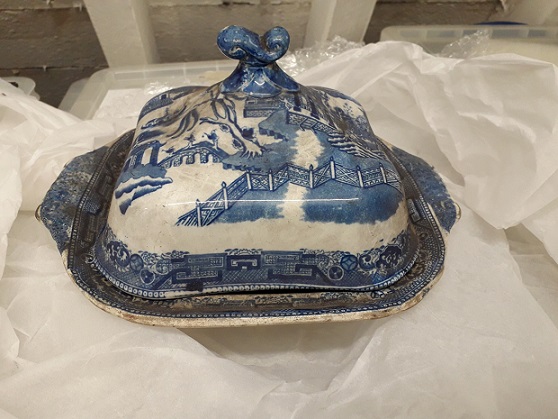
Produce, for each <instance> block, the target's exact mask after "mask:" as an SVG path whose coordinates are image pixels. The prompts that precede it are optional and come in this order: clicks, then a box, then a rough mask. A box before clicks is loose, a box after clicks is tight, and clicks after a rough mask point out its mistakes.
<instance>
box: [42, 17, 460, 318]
mask: <svg viewBox="0 0 558 419" xmlns="http://www.w3.org/2000/svg"><path fill="white" fill-rule="evenodd" d="M288 44H289V36H288V34H287V32H286V31H285V30H284V29H283V28H279V27H277V28H274V29H271V30H270V31H268V32H267V33H266V34H265V35H263V36H262V37H261V38H260V37H259V36H258V35H256V34H255V33H253V32H250V31H248V30H246V29H244V28H241V27H237V26H230V27H227V28H225V29H224V30H223V31H221V33H220V34H219V37H218V45H219V47H220V48H221V50H222V51H223V52H224V53H225V55H227V56H229V57H231V58H236V59H238V60H239V61H240V62H239V64H238V66H237V68H236V69H235V70H234V72H233V73H232V74H231V75H230V76H229V77H228V78H227V79H225V80H224V81H222V82H221V83H218V84H216V85H213V86H211V87H183V88H178V89H173V90H170V91H168V92H165V93H163V94H160V95H158V96H157V97H155V98H153V99H151V100H150V101H149V102H148V103H147V104H146V105H145V107H144V108H143V109H142V111H141V114H140V116H139V120H138V126H137V129H136V130H135V131H132V132H129V133H127V134H125V135H124V136H122V137H121V138H120V139H119V140H118V141H117V142H116V143H115V144H114V145H113V146H112V147H111V148H110V149H108V150H105V151H104V152H100V151H98V152H97V154H96V155H95V156H96V157H95V159H97V160H95V163H93V162H92V161H90V160H91V159H92V158H93V157H92V156H90V157H89V160H87V159H82V161H80V162H79V163H78V162H77V161H76V163H75V164H76V165H77V166H76V167H74V168H73V169H72V168H71V167H69V168H67V169H66V173H63V174H62V175H61V178H60V179H59V180H58V181H57V182H58V187H57V186H56V185H57V184H55V185H54V186H53V189H52V190H51V192H49V193H55V192H56V191H58V192H60V191H61V190H62V189H64V186H67V185H66V184H65V182H66V183H67V182H68V179H70V178H72V177H73V179H74V180H75V179H76V178H77V173H78V172H80V173H87V174H88V175H89V178H90V180H89V182H88V184H87V187H85V192H82V193H81V196H80V203H79V205H77V208H76V212H77V215H76V217H75V218H74V220H72V223H71V226H70V227H69V228H70V229H71V230H72V231H76V238H78V237H79V240H73V241H72V238H71V237H69V236H68V235H67V233H61V234H59V236H60V237H59V238H58V239H57V241H58V243H59V246H60V247H61V250H68V251H69V253H70V254H69V256H68V265H69V266H70V270H72V269H74V270H75V274H74V279H76V282H78V284H82V285H80V286H82V288H84V289H85V290H86V292H87V293H88V295H89V296H90V297H92V298H93V300H94V301H95V302H96V303H97V304H100V305H102V306H103V307H104V308H107V309H108V308H109V307H110V308H111V309H109V310H110V311H116V312H118V314H121V315H123V314H122V313H128V314H127V315H126V316H127V317H130V316H129V313H131V312H133V313H135V314H134V316H132V317H133V318H134V319H135V320H137V321H144V322H148V323H155V324H163V323H164V322H159V321H155V320H153V319H154V318H155V319H167V323H165V324H168V319H169V318H175V319H176V318H182V319H186V318H198V317H197V316H198V315H199V316H200V317H204V318H214V319H216V318H224V317H227V316H229V317H231V316H232V317H235V318H236V317H238V316H240V317H239V318H243V317H259V316H263V317H269V316H271V317H273V316H275V315H272V314H270V313H272V312H275V310H276V308H273V309H271V307H275V306H276V305H277V303H270V302H269V301H275V300H273V296H275V297H276V296H278V295H282V294H281V293H288V294H286V296H285V295H283V298H286V300H285V301H287V300H288V303H287V302H285V304H287V306H284V305H283V306H281V304H279V308H281V309H282V310H283V311H284V313H286V312H288V310H287V309H292V310H294V311H292V312H291V314H282V315H278V316H279V317H283V316H287V317H288V316H289V315H290V316H293V315H295V316H301V315H306V316H310V315H318V314H316V313H315V312H314V311H312V310H323V307H322V308H320V307H319V302H320V301H322V302H324V301H325V300H323V298H322V297H324V296H325V295H329V298H332V296H335V295H337V297H335V298H334V300H336V303H335V304H337V305H335V304H334V306H335V307H337V309H339V307H338V306H339V301H341V300H343V301H344V300H346V299H347V298H348V299H349V300H350V301H351V302H350V303H347V302H345V303H343V304H341V306H342V307H345V309H346V306H347V305H348V306H353V309H352V310H351V309H349V312H350V311H356V312H358V311H372V309H370V301H371V300H370V301H369V302H368V303H362V301H364V300H366V299H374V298H380V297H381V296H382V295H386V294H389V292H382V291H378V290H382V289H384V290H390V289H391V290H393V289H394V288H393V287H394V284H396V283H398V282H399V281H400V280H403V279H406V281H407V282H408V283H407V285H406V287H407V286H409V285H411V284H412V283H413V281H412V279H413V278H415V279H416V277H417V276H416V274H415V276H414V277H413V275H412V272H411V271H412V270H413V269H415V270H417V269H419V270H420V269H421V268H420V266H421V265H424V264H425V262H429V264H430V265H431V272H429V273H428V274H424V273H422V274H421V275H422V277H421V278H422V279H421V281H423V282H424V284H423V285H422V287H415V289H413V287H411V288H409V289H407V288H405V289H406V291H405V293H406V294H405V293H404V294H405V295H404V296H401V295H400V296H399V297H398V299H399V300H400V301H399V302H398V303H397V304H403V303H405V302H407V301H408V300H411V299H416V298H417V295H418V293H419V291H420V290H424V289H427V285H428V284H430V283H433V280H434V279H435V278H436V277H437V276H438V274H439V272H440V270H441V265H442V263H443V239H442V235H441V233H440V231H439V229H438V223H437V219H436V217H434V216H433V214H432V213H431V209H430V208H429V206H428V204H427V202H426V201H425V197H424V195H423V192H421V190H420V188H419V187H418V186H417V183H416V179H413V177H412V176H410V174H409V170H411V169H414V170H416V171H417V172H418V173H420V176H419V183H421V182H422V183H423V184H424V186H426V188H427V189H428V195H429V197H430V200H431V202H430V204H432V205H441V204H440V203H441V202H442V203H444V202H445V203H446V205H445V208H446V209H445V211H442V210H441V211H440V213H439V214H437V215H438V216H439V217H442V218H444V217H445V219H447V220H446V221H445V223H446V224H447V226H446V230H448V231H449V227H451V225H452V224H453V222H454V221H455V218H456V214H457V213H456V207H455V205H453V202H452V201H451V199H450V198H449V197H448V196H447V193H446V192H445V189H444V187H443V184H441V182H440V181H439V178H438V177H437V176H436V175H435V174H434V173H433V172H432V171H431V169H430V168H429V167H428V166H426V165H425V164H424V163H423V162H422V161H420V160H418V159H416V158H412V157H411V156H408V155H407V154H406V153H403V152H401V151H398V150H393V149H392V148H390V147H389V146H388V145H387V144H385V143H384V142H382V141H381V140H379V139H378V138H377V137H376V136H375V135H374V133H373V131H372V129H371V127H370V124H369V122H368V119H367V117H366V114H365V112H364V110H363V109H362V107H361V106H360V105H359V103H358V102H356V101H355V100H354V99H352V98H350V97H348V96H346V95H343V94H342V93H340V92H337V91H335V90H332V89H326V88H320V87H305V86H301V85H299V84H298V83H297V82H295V81H294V80H293V79H292V78H290V77H289V76H288V75H287V74H285V73H284V72H283V71H282V70H281V69H280V68H279V66H278V65H277V64H276V62H275V61H276V60H277V59H279V58H280V57H281V56H282V55H283V54H284V53H285V52H286V50H287V47H288ZM397 154H399V157H398V156H397ZM85 160H87V161H88V162H89V163H87V164H89V165H90V166H88V168H87V169H84V168H83V167H84V166H83V165H84V164H85V163H84V162H85ZM115 173H119V175H118V176H115ZM64 176H65V178H64ZM64 179H65V180H64ZM81 182H83V181H81ZM78 183H79V182H78ZM53 191H54V192H53ZM75 195H79V193H75ZM51 198H54V196H52V197H51ZM448 202H451V203H452V205H447V203H448ZM52 205H53V203H52V200H50V201H49V196H48V195H47V198H46V199H45V203H43V206H42V208H41V217H42V219H43V221H45V223H46V224H47V225H49V224H50V228H51V231H53V235H54V236H55V238H57V234H55V233H56V232H55V231H54V230H56V228H54V225H56V224H61V223H62V224H63V223H64V222H66V223H69V222H68V220H60V219H55V220H53V219H52V217H49V215H47V212H49V211H47V210H46V209H48V208H50V209H51V210H52ZM442 207H443V206H441V208H442ZM452 211H453V212H452ZM51 212H52V211H50V213H51ZM421 226H422V227H421ZM424 226H426V227H424ZM424 228H426V230H427V231H428V234H426V233H425V232H424V231H423V232H422V234H423V236H424V237H423V236H421V231H419V230H421V229H424ZM426 230H425V231H426ZM77 231H79V233H77ZM65 234H66V235H65ZM428 240H430V241H433V243H434V244H435V246H434V247H438V248H439V247H440V246H441V248H442V253H441V260H435V256H433V254H432V252H431V254H430V255H429V256H425V254H426V253H428V252H425V245H426V241H428ZM427 247H428V246H427ZM430 247H432V246H430ZM78 249H81V250H78ZM72 252H73V253H72ZM80 252H82V254H83V255H84V256H83V257H82V258H81V259H82V260H83V261H84V262H83V263H82V262H81V261H79V262H78V261H77V259H79V258H77V259H76V256H77V254H78V253H80ZM437 257H440V254H438V256H437ZM439 259H440V258H439ZM76 264H77V265H79V266H80V268H79V269H77V268H76V266H77V265H76ZM430 265H429V266H430ZM417 266H419V267H418V268H417ZM423 268H424V266H423ZM93 272H96V273H97V274H96V275H97V276H98V277H99V278H102V281H101V282H103V284H104V287H103V292H101V291H99V283H100V282H99V278H97V279H95V278H94V276H95V275H94V274H93ZM419 276H420V275H419ZM106 281H108V282H106ZM403 282H405V281H403ZM415 282H416V281H415ZM93 284H95V285H96V286H95V287H93V286H92V285H93ZM109 284H110V285H109ZM415 285H416V283H415ZM92 288H94V290H93V291H91V289H92ZM118 290H120V291H118ZM371 292H372V294H371ZM374 292H375V294H374ZM106 293H108V294H106ZM293 293H294V294H293ZM359 293H360V294H359ZM109 294H110V296H108V295H109ZM255 296H259V297H258V301H260V304H263V305H264V306H265V307H267V308H264V309H263V310H262V309H255V308H254V304H256V303H254V298H256V297H255ZM138 297H139V298H138ZM130 298H132V300H130ZM199 298H202V299H204V301H206V302H208V301H220V303H219V305H220V306H221V308H223V307H228V308H225V309H224V311H223V309H221V310H217V312H218V314H215V313H214V311H215V308H213V309H210V310H209V312H211V313H213V314H210V313H208V312H207V311H206V310H201V313H197V312H196V310H194V309H192V308H191V307H190V308H185V306H184V304H186V305H188V304H190V305H191V304H194V303H193V302H194V301H198V302H200V301H201V300H200V299H199ZM269 298H271V300H269ZM301 298H302V299H301ZM363 298H364V300H363ZM293 299H294V300H297V299H298V300H297V301H298V303H296V304H301V307H302V308H301V309H294V308H293V304H295V303H293V301H294V300H293ZM154 300H158V303H157V302H156V301H154ZM268 300H269V301H268ZM117 301H118V302H117ZM126 301H127V302H126ZM248 301H250V303H247V302H248ZM262 301H268V303H262ZM356 301H361V302H360V303H357V302H356ZM239 302H241V303H242V304H240V305H243V304H244V305H245V304H248V306H249V307H248V308H246V307H245V310H239V305H238V303H239ZM138 304H139V306H138ZM231 304H232V305H231ZM274 304H275V305H274ZM305 304H306V307H305V308H304V305H305ZM317 304H318V306H316V305H317ZM362 304H364V306H366V307H369V308H368V309H363V307H364V306H363V305H362ZM367 304H368V305H367ZM397 304H396V305H397ZM326 305H327V304H326ZM140 306H141V307H142V308H141V309H140V308H139V307H140ZM161 307H165V308H161ZM250 307H251V308H250ZM355 307H356V308H355ZM387 307H388V308H389V304H388V306H387ZM310 308H311V309H310ZM384 309H385V307H384ZM198 310H199V309H198ZM285 310H286V311H285ZM301 310H302V311H301ZM308 310H310V311H308ZM375 310H376V311H377V308H376V309H375ZM384 311H385V310H384ZM195 313H197V314H195ZM231 313H237V314H231ZM238 313H240V314H238ZM242 313H244V314H242ZM255 313H259V314H257V315H256V314H255ZM301 313H306V314H301ZM321 314H324V313H321ZM237 315H238V316H237ZM147 318H149V319H150V320H146V319H147ZM173 322H174V323H172V322H171V323H172V324H173V325H176V324H180V325H182V324H183V323H180V322H178V323H176V321H173Z"/></svg>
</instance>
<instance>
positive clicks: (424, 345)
mask: <svg viewBox="0 0 558 419" xmlns="http://www.w3.org/2000/svg"><path fill="white" fill-rule="evenodd" d="M298 80H299V81H301V82H303V83H304V84H312V85H325V86H328V87H332V88H336V89H339V90H341V91H343V92H344V93H346V94H349V95H352V96H354V97H356V98H357V99H358V100H359V101H360V102H361V103H362V104H363V106H364V107H365V109H366V110H367V112H368V115H369V118H370V120H371V123H372V126H373V128H374V130H375V132H376V133H377V134H378V135H379V136H381V137H382V138H384V139H386V140H387V141H389V142H391V143H393V144H394V145H397V146H399V147H401V148H403V149H406V150H407V151H409V152H411V153H414V154H416V155H419V156H420V157H422V158H424V159H425V160H427V161H428V162H429V163H430V164H432V165H434V166H435V167H436V169H437V170H438V171H439V172H440V173H441V175H442V176H443V178H444V179H445V181H446V182H447V186H448V188H449V189H450V191H451V193H452V194H453V196H454V197H455V199H456V200H457V201H458V202H459V204H460V205H461V207H462V212H463V213H462V218H461V220H460V221H459V222H458V223H457V224H456V226H455V227H454V229H453V231H452V233H451V235H450V236H449V240H448V253H447V260H446V268H445V272H444V275H443V277H442V278H441V280H440V282H439V283H438V284H437V285H436V286H435V287H434V288H433V289H432V291H431V292H430V293H429V294H428V295H427V296H426V297H425V299H424V300H423V301H422V302H421V303H419V304H418V305H417V306H415V307H413V308H412V309H410V310H408V311H405V312H402V313H399V314H397V315H394V316H391V317H388V318H384V319H380V320H371V321H355V322H347V323H329V324H312V325H303V324H302V325H290V326H273V327H245V328H229V329H225V328H223V329H207V330H203V329H198V330H183V331H179V330H176V329H164V328H154V327H148V326H142V325H137V324H133V323H130V322H127V321H125V320H122V319H120V318H117V317H113V316H111V315H109V314H107V313H105V312H103V311H101V310H99V309H97V308H96V307H94V306H93V305H92V304H90V303H89V302H88V301H87V300H86V299H85V298H84V297H83V296H82V295H81V294H80V292H79V290H78V288H77V287H76V286H75V285H74V284H73V283H72V281H71V280H70V279H69V278H68V277H67V275H66V273H65V272H64V268H63V265H62V262H61V258H60V256H59V255H58V252H57V251H56V247H55V245H54V242H53V240H52V239H51V238H50V236H49V234H48V232H47V230H46V229H45V228H44V227H42V226H41V225H40V224H39V223H38V222H37V221H36V220H35V219H34V217H33V214H32V212H31V210H33V209H34V206H35V205H36V204H38V203H39V202H40V200H41V199H42V197H43V195H44V193H45V192H46V190H47V188H48V186H49V185H50V183H51V182H52V181H53V180H54V178H55V176H56V174H57V173H58V172H59V171H60V170H61V169H62V167H63V164H64V163H65V162H66V161H67V160H68V159H70V158H71V157H72V156H75V155H78V154H81V153H83V152H86V151H88V150H90V149H92V148H93V147H94V146H96V145H98V144H101V143H103V142H104V141H108V139H109V138H113V137H116V135H118V134H119V133H120V132H121V130H122V128H123V127H124V126H125V125H126V124H127V122H122V121H117V120H106V119H96V120H92V121H79V120H77V119H76V118H73V117H71V116H69V115H67V114H64V113H63V112H61V111H58V110H55V109H52V108H50V107H48V106H47V105H44V104H42V103H40V102H38V101H36V100H34V99H30V98H27V97H24V96H20V95H19V96H18V95H16V94H15V93H13V92H8V89H7V88H6V87H5V86H4V84H0V92H4V93H5V94H6V96H0V109H1V110H0V112H1V114H0V115H2V119H0V147H2V148H1V149H0V151H1V154H0V164H1V166H0V171H1V172H0V173H2V178H1V179H0V205H1V208H2V212H1V214H0V217H1V219H0V237H1V238H2V242H0V243H1V244H2V245H4V247H3V248H2V247H0V266H3V265H4V264H5V269H4V273H3V276H2V278H1V279H0V417H4V416H5V417H12V416H13V417H41V418H42V417H56V418H61V417H76V416H79V417H115V416H116V417H142V418H143V417H145V418H152V417H155V416H157V417H238V418H250V417H251V418H261V417H270V418H285V417H296V418H308V417H320V418H338V417H421V418H423V417H424V418H432V417H440V418H454V417H455V418H457V417H485V418H493V417H506V418H523V417H541V418H543V417H548V418H551V417H557V416H558V403H557V402H556V394H558V374H557V371H558V357H557V356H556V353H558V330H557V324H558V323H557V322H558V303H557V299H556V298H558V266H557V265H556V263H555V260H558V243H557V242H556V240H558V239H557V237H558V234H556V233H558V231H557V225H556V214H557V213H558V209H557V205H558V204H557V202H558V201H557V199H558V175H557V174H556V168H557V164H556V162H557V161H558V138H556V134H555V133H556V132H558V129H557V128H556V123H557V122H556V121H555V119H556V118H555V115H556V114H558V84H557V81H556V68H555V67H553V66H552V65H551V64H547V63H543V62H539V61H532V60H527V59H524V58H522V57H519V56H511V55H500V56H490V57H484V58H474V59H468V60H457V59H450V58H438V57H433V56H430V55H428V54H426V53H424V52H423V51H422V50H421V49H420V48H419V47H417V46H413V45H410V44H404V43H391V42H390V43H379V44H376V45H368V46H366V47H363V48H359V49H355V50H351V51H348V52H347V53H345V54H343V55H341V56H339V57H336V58H334V59H332V60H330V61H327V62H324V63H322V64H320V65H318V66H317V67H315V68H313V69H311V70H309V71H306V72H305V73H303V74H301V75H300V76H299V77H298ZM107 114H110V113H107ZM18 209H19V215H17V218H16V213H17V210H18ZM14 219H15V221H14ZM522 224H523V225H522ZM516 225H517V227H514V228H512V229H509V230H508V231H507V233H506V232H504V230H502V228H507V227H511V226H516ZM529 231H530V232H531V233H532V234H531V233H530V232H529ZM6 241H7V250H6V245H5V243H6ZM547 251H548V253H547ZM549 254H550V255H551V256H552V257H554V258H555V260H553V259H552V258H551V257H550V256H549ZM552 297H556V298H552Z"/></svg>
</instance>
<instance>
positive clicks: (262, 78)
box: [217, 26, 299, 97]
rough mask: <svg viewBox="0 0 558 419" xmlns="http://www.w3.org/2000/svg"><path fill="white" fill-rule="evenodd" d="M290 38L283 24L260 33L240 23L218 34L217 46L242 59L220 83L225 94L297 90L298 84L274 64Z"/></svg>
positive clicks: (271, 92)
mask: <svg viewBox="0 0 558 419" xmlns="http://www.w3.org/2000/svg"><path fill="white" fill-rule="evenodd" d="M289 42H290V37H289V34H288V32H287V31H286V30H285V29H284V28H281V27H275V28H273V29H270V30H269V31H267V32H266V33H265V34H264V35H263V36H262V37H261V38H260V37H259V36H258V34H256V33H254V32H251V31H249V30H248V29H246V28H243V27H240V26H229V27H227V28H225V29H223V30H222V31H221V32H220V33H219V36H218V37H217V45H218V46H219V48H220V49H221V51H222V52H223V54H225V55H226V56H227V57H229V58H233V59H236V60H239V61H240V62H239V64H238V66H237V67H236V69H235V70H234V71H233V73H232V74H231V75H230V76H229V77H228V78H227V79H225V80H224V81H223V82H222V84H221V91H222V92H223V93H233V92H244V93H248V94H249V95H251V96H257V97H270V96H275V95H277V94H279V93H281V92H283V91H289V92H295V91H297V90H298V89H299V85H298V83H297V82H295V81H294V80H293V79H291V78H290V77H289V76H288V75H287V74H285V73H284V72H283V70H281V69H280V68H279V66H278V65H277V64H276V63H275V61H277V60H278V59H279V58H281V57H282V56H283V55H284V54H285V53H286V52H287V49H288V48H289Z"/></svg>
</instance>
